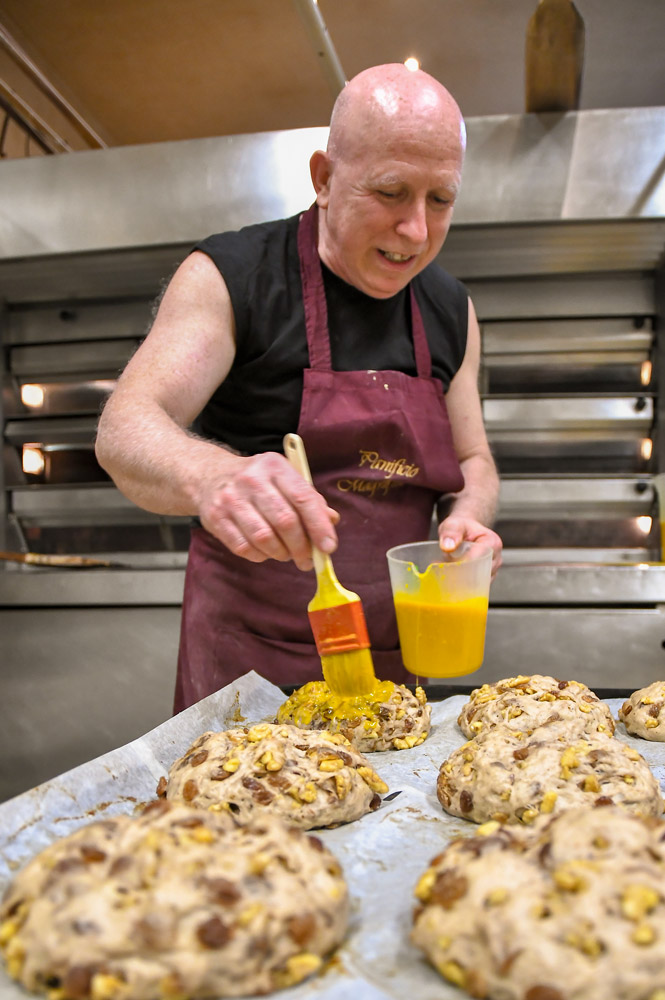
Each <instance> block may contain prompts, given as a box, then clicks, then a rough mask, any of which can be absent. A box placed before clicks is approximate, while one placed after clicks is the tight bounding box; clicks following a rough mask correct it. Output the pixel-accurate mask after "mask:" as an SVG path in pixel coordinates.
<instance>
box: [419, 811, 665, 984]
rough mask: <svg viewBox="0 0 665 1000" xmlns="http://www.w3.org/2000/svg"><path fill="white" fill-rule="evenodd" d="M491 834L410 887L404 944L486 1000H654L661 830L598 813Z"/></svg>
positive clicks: (663, 944) (660, 973) (663, 874)
mask: <svg viewBox="0 0 665 1000" xmlns="http://www.w3.org/2000/svg"><path fill="white" fill-rule="evenodd" d="M497 827H498V824H496V823H492V824H487V828H486V829H485V830H484V832H485V834H486V835H485V836H475V837H469V838H464V839H460V840H457V841H455V842H453V843H452V844H451V845H450V846H449V847H448V848H447V849H446V850H445V851H444V852H443V853H442V854H440V855H439V856H438V857H437V858H435V859H434V860H433V861H432V863H431V867H430V868H429V869H428V870H427V871H426V872H425V874H424V875H423V876H422V878H421V879H420V881H419V883H418V885H417V887H416V896H417V898H418V900H419V905H418V907H417V909H416V911H415V914H414V928H413V931H412V941H413V943H414V944H415V945H416V946H417V947H418V948H420V949H422V951H423V952H424V953H425V954H426V955H427V957H428V959H429V960H430V962H431V963H432V964H433V965H434V966H435V968H436V969H438V971H439V972H440V973H441V975H442V976H444V978H446V979H447V980H449V981H450V982H452V983H454V984H455V985H456V986H460V987H462V988H463V989H466V990H467V991H468V992H469V993H470V994H471V996H473V997H484V998H488V1000H491V998H495V1000H609V998H611V1000H661V998H662V997H663V996H664V995H665V934H664V933H663V927H664V926H665V860H664V843H663V841H664V840H665V824H663V823H662V822H660V821H657V820H653V819H645V818H643V817H638V816H635V815H633V814H630V813H628V812H626V811H625V810H622V809H620V808H619V807H614V806H606V807H604V808H597V809H593V808H592V809H571V810H568V811H566V812H565V813H561V814H560V815H559V816H556V817H547V818H545V817H543V818H541V819H540V820H538V821H537V822H536V823H535V824H534V826H533V827H530V828H524V827H498V829H497ZM481 830H483V828H481ZM480 832H481V831H479V833H480Z"/></svg>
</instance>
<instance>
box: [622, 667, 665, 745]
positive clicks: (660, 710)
mask: <svg viewBox="0 0 665 1000" xmlns="http://www.w3.org/2000/svg"><path fill="white" fill-rule="evenodd" d="M664 709H665V681H654V683H653V684H649V686H648V687H644V688H640V690H639V691H635V692H634V694H631V696H630V698H629V699H628V701H624V703H623V705H622V706H621V708H620V709H619V720H620V721H621V722H623V724H624V726H625V727H626V732H628V733H632V734H633V736H641V737H642V738H643V739H645V740H658V741H660V742H662V741H663V740H665V711H664Z"/></svg>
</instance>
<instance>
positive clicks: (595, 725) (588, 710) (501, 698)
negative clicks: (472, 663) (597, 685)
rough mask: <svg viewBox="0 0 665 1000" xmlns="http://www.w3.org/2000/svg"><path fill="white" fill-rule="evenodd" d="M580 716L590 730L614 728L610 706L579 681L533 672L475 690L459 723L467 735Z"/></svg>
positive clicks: (610, 730)
mask: <svg viewBox="0 0 665 1000" xmlns="http://www.w3.org/2000/svg"><path fill="white" fill-rule="evenodd" d="M575 718H579V719H580V720H581V721H582V723H583V726H582V728H583V729H585V730H586V731H587V732H596V731H598V732H601V733H602V732H604V733H608V734H610V735H611V734H612V733H613V732H614V720H613V718H612V713H611V712H610V709H609V707H608V706H607V705H606V704H605V703H604V702H602V701H601V700H600V699H599V698H598V696H597V695H595V694H594V692H593V691H591V690H590V689H589V688H588V687H587V686H586V684H581V683H580V682H579V681H560V680H557V678H556V677H548V676H545V675H543V674H533V675H532V676H530V677H527V676H518V677H507V678H505V680H501V681H495V682H494V683H493V684H483V686H482V687H480V688H476V689H475V691H472V692H471V695H470V697H469V701H468V702H467V703H466V705H465V706H464V708H463V709H462V711H461V713H460V715H459V717H458V719H457V724H458V725H459V727H460V729H461V730H462V732H463V733H464V735H465V736H468V737H473V736H478V735H479V734H480V733H482V732H485V731H486V730H487V729H491V728H492V727H493V726H499V725H502V726H507V727H508V728H510V729H515V730H519V731H521V732H523V733H527V734H528V733H530V732H533V730H534V729H536V728H537V727H538V726H542V725H543V724H544V723H546V722H548V721H550V720H555V721H556V720H558V719H567V720H571V721H572V720H574V719H575Z"/></svg>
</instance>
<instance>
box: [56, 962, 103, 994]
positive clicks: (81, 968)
mask: <svg viewBox="0 0 665 1000" xmlns="http://www.w3.org/2000/svg"><path fill="white" fill-rule="evenodd" d="M94 974H95V968H94V966H91V965H73V966H72V967H71V969H68V970H67V972H66V973H65V975H64V978H63V980H62V988H63V990H64V992H65V994H66V996H68V997H72V998H73V1000H79V998H81V1000H83V997H89V996H90V983H91V982H92V977H93V975H94Z"/></svg>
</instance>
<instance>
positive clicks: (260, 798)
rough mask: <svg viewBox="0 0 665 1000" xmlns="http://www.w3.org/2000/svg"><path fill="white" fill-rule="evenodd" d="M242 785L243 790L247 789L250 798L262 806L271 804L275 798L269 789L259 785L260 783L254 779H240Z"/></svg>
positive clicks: (247, 777)
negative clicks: (250, 795) (250, 794)
mask: <svg viewBox="0 0 665 1000" xmlns="http://www.w3.org/2000/svg"><path fill="white" fill-rule="evenodd" d="M242 783H243V785H244V786H245V788H248V789H249V791H250V792H251V793H252V797H253V798H254V799H255V800H256V801H257V802H259V803H260V804H261V805H263V806H266V805H268V803H269V802H272V800H273V799H274V797H275V796H274V795H273V794H272V792H271V791H270V790H269V789H267V788H266V787H265V786H264V785H262V784H261V782H260V781H257V780H256V778H252V777H250V776H249V775H247V776H246V777H244V778H243V779H242Z"/></svg>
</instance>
